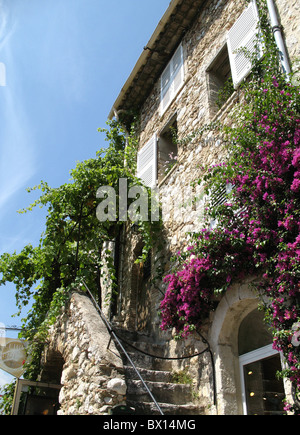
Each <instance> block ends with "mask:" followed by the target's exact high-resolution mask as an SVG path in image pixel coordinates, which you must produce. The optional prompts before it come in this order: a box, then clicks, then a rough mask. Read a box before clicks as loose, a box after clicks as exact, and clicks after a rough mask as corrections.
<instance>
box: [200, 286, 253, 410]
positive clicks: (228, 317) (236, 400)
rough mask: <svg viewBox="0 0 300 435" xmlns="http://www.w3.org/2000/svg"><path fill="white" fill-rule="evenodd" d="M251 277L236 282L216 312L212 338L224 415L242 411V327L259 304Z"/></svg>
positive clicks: (218, 389) (218, 391)
mask: <svg viewBox="0 0 300 435" xmlns="http://www.w3.org/2000/svg"><path fill="white" fill-rule="evenodd" d="M251 281H253V279H252V280H249V281H247V282H244V283H243V284H235V285H233V286H232V287H231V288H230V289H229V290H228V291H227V292H226V294H225V295H224V297H223V298H222V300H221V301H220V303H219V305H218V308H217V310H216V312H215V315H214V320H213V323H212V328H211V332H210V337H209V341H210V344H211V348H212V351H213V353H214V358H215V372H216V390H217V398H218V403H217V408H218V409H217V411H218V414H221V415H237V414H242V413H243V411H242V401H241V383H240V375H239V349H238V337H239V327H240V325H241V323H242V321H243V320H244V319H245V318H246V316H247V315H248V314H249V313H250V312H252V311H253V310H256V309H257V308H258V297H257V295H256V293H255V292H254V291H253V290H252V289H251V286H250V283H251Z"/></svg>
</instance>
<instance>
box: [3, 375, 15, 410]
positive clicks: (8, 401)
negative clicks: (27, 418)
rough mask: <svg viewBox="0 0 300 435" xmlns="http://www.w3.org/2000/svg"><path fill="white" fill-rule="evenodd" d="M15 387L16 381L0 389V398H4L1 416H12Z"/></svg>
mask: <svg viewBox="0 0 300 435" xmlns="http://www.w3.org/2000/svg"><path fill="white" fill-rule="evenodd" d="M15 386H16V382H15V381H14V382H12V383H11V384H7V385H4V386H3V387H2V388H0V396H2V400H1V401H0V415H11V410H12V404H13V397H14V391H15Z"/></svg>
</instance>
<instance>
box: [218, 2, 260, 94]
mask: <svg viewBox="0 0 300 435" xmlns="http://www.w3.org/2000/svg"><path fill="white" fill-rule="evenodd" d="M258 21H259V15H258V10H257V6H256V3H255V1H252V2H251V4H250V5H249V7H248V8H247V9H246V10H245V11H244V12H243V13H242V15H241V16H240V18H239V19H238V20H237V21H236V23H235V24H234V25H233V27H232V28H231V29H230V30H229V32H228V35H227V43H228V52H229V59H230V65H231V72H232V79H233V84H234V87H235V88H237V87H238V85H239V84H240V83H241V82H242V80H243V79H244V78H245V77H246V76H247V75H248V74H249V72H250V71H251V67H252V65H251V60H250V59H249V57H248V56H247V55H245V54H244V53H242V52H240V51H239V50H240V49H241V48H245V49H246V50H247V52H248V53H251V54H253V53H254V50H255V45H256V43H257V41H259V39H258V36H259V35H258V27H257V26H258ZM261 56H262V47H261V46H260V53H259V58H260V57H261Z"/></svg>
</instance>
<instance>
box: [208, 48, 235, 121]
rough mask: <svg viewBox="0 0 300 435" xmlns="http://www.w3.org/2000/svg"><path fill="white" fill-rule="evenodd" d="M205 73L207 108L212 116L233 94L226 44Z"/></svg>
mask: <svg viewBox="0 0 300 435" xmlns="http://www.w3.org/2000/svg"><path fill="white" fill-rule="evenodd" d="M207 73H208V74H207V80H208V98H209V107H210V112H211V115H212V116H214V115H215V114H216V113H217V112H218V110H220V109H221V107H222V106H223V104H225V103H226V101H227V100H228V98H229V97H230V96H231V95H232V94H233V92H234V87H233V81H232V74H231V67H230V61H229V54H228V48H227V44H226V45H225V46H224V47H223V48H222V50H221V51H220V52H219V54H218V55H217V57H216V58H215V60H214V61H213V63H212V64H211V65H210V67H209V69H208V70H207Z"/></svg>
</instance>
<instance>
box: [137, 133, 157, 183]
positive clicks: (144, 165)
mask: <svg viewBox="0 0 300 435" xmlns="http://www.w3.org/2000/svg"><path fill="white" fill-rule="evenodd" d="M137 177H138V178H140V179H141V180H142V181H143V182H144V183H145V185H146V186H147V187H155V185H156V180H157V136H156V134H154V135H153V136H152V138H151V139H150V140H149V142H147V144H146V145H145V146H144V147H143V148H142V149H141V150H140V151H139V152H138V157H137Z"/></svg>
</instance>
